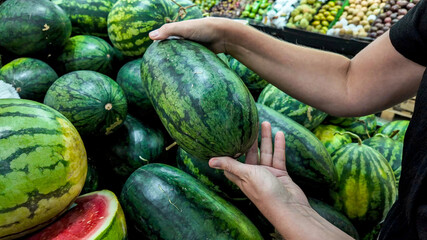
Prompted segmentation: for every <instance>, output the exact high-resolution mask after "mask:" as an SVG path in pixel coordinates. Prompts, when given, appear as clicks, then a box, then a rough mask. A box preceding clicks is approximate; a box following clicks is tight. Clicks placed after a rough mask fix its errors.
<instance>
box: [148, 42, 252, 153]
mask: <svg viewBox="0 0 427 240" xmlns="http://www.w3.org/2000/svg"><path fill="white" fill-rule="evenodd" d="M141 76H142V83H143V86H144V89H145V92H146V93H147V95H148V97H149V98H150V100H151V102H152V103H153V107H154V109H155V110H156V112H157V115H158V116H159V117H160V119H161V121H162V123H163V125H164V126H165V128H166V130H167V131H168V132H169V134H170V136H171V137H172V138H173V139H175V141H176V142H177V144H178V145H179V146H180V147H182V148H183V149H184V150H185V151H186V152H188V153H189V154H191V155H193V156H194V157H196V158H199V159H209V158H211V157H215V156H231V157H234V158H237V157H239V156H240V155H242V154H244V153H246V151H247V150H248V149H249V148H250V147H251V146H252V144H253V142H254V141H255V139H256V138H257V135H258V112H257V109H256V106H255V101H254V99H253V97H252V95H251V93H250V92H249V90H248V89H247V87H246V86H245V85H244V83H243V82H242V80H241V79H240V78H239V76H237V75H236V73H235V72H233V70H231V69H230V68H229V67H228V66H227V65H226V64H225V63H224V62H223V61H222V60H221V59H219V58H218V57H217V56H216V55H215V53H213V52H212V51H210V50H209V49H207V48H206V47H204V46H202V45H200V44H198V43H195V42H191V41H188V40H166V41H156V42H154V43H153V44H151V45H150V47H149V48H148V50H147V52H146V53H145V54H144V57H143V60H142V64H141Z"/></svg>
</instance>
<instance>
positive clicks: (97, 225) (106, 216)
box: [25, 190, 127, 240]
mask: <svg viewBox="0 0 427 240" xmlns="http://www.w3.org/2000/svg"><path fill="white" fill-rule="evenodd" d="M74 203H75V204H76V206H73V207H72V208H71V209H70V210H69V211H68V212H66V213H65V214H64V215H63V216H62V217H61V218H59V219H58V220H57V221H55V222H54V223H52V224H51V225H49V226H48V227H46V228H44V229H42V230H41V231H40V232H38V233H36V234H34V235H32V236H30V237H28V238H25V239H26V240H54V239H55V240H77V239H105V240H109V239H111V240H123V239H126V232H127V231H126V221H125V216H124V214H123V210H122V208H121V206H120V203H119V201H118V200H117V197H116V195H115V194H114V193H112V192H110V191H108V190H102V191H98V192H91V193H88V194H85V195H82V196H79V197H78V198H77V199H76V201H75V202H74Z"/></svg>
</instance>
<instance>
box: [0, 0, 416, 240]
mask: <svg viewBox="0 0 427 240" xmlns="http://www.w3.org/2000/svg"><path fill="white" fill-rule="evenodd" d="M191 6H192V2H191V1H189V0H175V1H172V0H156V1H152V0H139V1H133V0H132V1H131V0H51V1H49V0H6V1H0V149H1V151H0V239H17V238H24V239H141V238H143V239H145V238H147V239H210V238H212V237H213V236H215V238H219V239H272V238H276V237H278V236H277V233H276V232H275V229H274V227H273V226H272V225H271V224H270V223H269V222H268V221H267V220H266V219H265V218H264V217H263V216H262V215H261V213H260V212H259V211H258V210H257V209H256V208H255V206H254V205H253V204H252V203H251V202H250V201H249V200H248V199H247V198H246V197H245V195H244V194H243V193H242V192H241V191H240V190H239V188H238V187H237V186H236V185H234V184H233V183H232V182H230V181H229V180H227V179H226V178H225V176H224V175H223V173H222V172H221V171H220V170H217V169H212V168H210V167H209V166H208V160H209V159H210V158H211V157H214V156H230V157H233V158H236V159H237V160H238V161H241V162H244V160H245V155H244V154H245V152H246V151H247V150H248V149H249V148H250V146H251V145H252V144H253V143H254V141H256V139H257V136H258V135H259V134H260V124H261V123H262V122H263V121H269V122H270V123H271V125H272V131H273V137H274V135H275V134H276V133H277V132H278V131H283V132H285V135H286V142H287V145H286V154H287V160H288V161H287V167H288V171H289V173H290V175H291V177H292V178H293V180H294V181H295V182H296V183H297V184H298V185H299V186H301V187H302V189H303V190H304V192H305V193H306V194H307V196H308V197H309V198H310V204H311V205H312V207H313V208H314V209H315V210H316V211H317V212H318V213H319V214H320V215H321V216H323V217H324V218H326V219H327V220H328V221H330V222H331V223H333V224H334V225H336V226H337V227H339V228H340V229H342V230H343V231H345V232H347V233H348V234H349V235H351V236H352V237H354V238H355V239H362V238H364V239H373V238H375V236H376V235H377V234H378V231H379V229H380V227H381V225H380V223H381V221H382V220H383V219H384V217H385V216H386V214H387V212H388V210H389V209H390V207H391V205H392V204H393V203H394V201H395V199H396V197H397V190H396V189H397V186H398V183H399V179H400V170H401V160H402V145H403V139H404V134H405V131H406V129H407V127H408V123H409V122H408V121H403V120H402V121H393V122H388V123H384V122H383V121H378V118H377V117H376V116H375V115H369V116H362V117H354V118H340V117H334V116H329V115H328V114H326V113H324V112H322V111H320V110H318V109H315V108H313V107H311V106H308V105H306V104H304V103H302V102H300V101H298V100H296V99H294V98H293V97H291V96H290V95H288V94H286V93H285V92H283V91H281V90H280V89H278V88H276V87H274V86H272V85H269V84H268V83H267V82H266V81H265V80H263V79H262V78H260V77H259V76H258V75H257V74H256V73H254V72H253V71H252V70H250V69H248V68H247V67H246V66H245V65H243V64H242V63H240V62H239V61H238V60H237V59H234V58H232V57H231V56H227V55H224V54H218V55H216V54H214V53H213V52H211V51H210V50H208V49H207V48H205V47H204V46H202V45H200V44H198V43H195V42H191V41H188V40H165V41H160V42H154V43H153V42H152V41H151V40H150V39H149V37H148V33H149V32H150V31H151V30H153V29H155V28H158V27H160V26H162V25H163V24H165V23H167V22H172V21H181V20H185V19H194V18H201V17H202V12H201V11H200V9H199V8H197V7H191ZM175 145H178V146H175Z"/></svg>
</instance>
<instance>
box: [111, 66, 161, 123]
mask: <svg viewBox="0 0 427 240" xmlns="http://www.w3.org/2000/svg"><path fill="white" fill-rule="evenodd" d="M141 61H142V59H141V58H139V59H136V60H133V61H130V62H128V63H126V64H125V65H124V66H123V67H122V68H121V69H120V71H119V73H118V74H117V79H116V81H117V83H118V84H119V85H120V87H122V89H123V91H124V92H125V95H126V99H127V102H128V108H129V112H130V113H132V114H134V115H135V116H138V117H139V118H141V119H147V120H149V119H150V118H152V116H154V115H155V114H156V113H155V111H154V108H153V105H152V104H151V101H150V99H149V98H148V96H147V94H146V93H145V90H144V87H143V85H142V81H141ZM155 120H158V121H160V120H159V119H158V118H155Z"/></svg>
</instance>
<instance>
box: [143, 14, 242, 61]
mask: <svg viewBox="0 0 427 240" xmlns="http://www.w3.org/2000/svg"><path fill="white" fill-rule="evenodd" d="M235 24H240V23H237V22H235V21H232V20H229V19H225V18H202V19H194V20H187V21H182V22H174V23H168V24H164V25H163V26H162V27H161V28H159V29H156V30H154V31H152V32H150V34H149V36H150V38H151V39H152V40H163V39H166V38H168V37H170V36H178V37H183V38H185V39H188V40H192V41H196V42H199V43H202V44H203V45H205V46H206V47H208V48H209V49H211V50H212V51H213V52H215V53H222V52H226V47H225V46H226V39H227V38H226V36H225V26H226V27H227V29H231V28H232V26H233V25H235Z"/></svg>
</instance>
